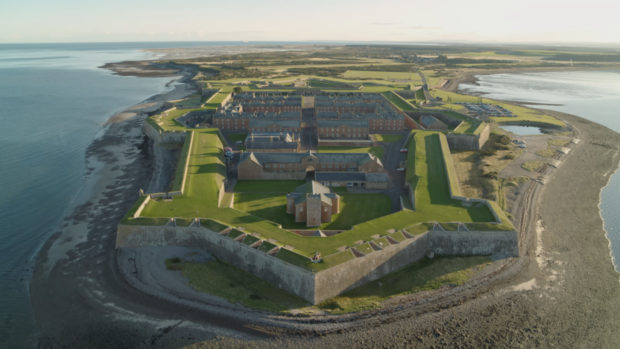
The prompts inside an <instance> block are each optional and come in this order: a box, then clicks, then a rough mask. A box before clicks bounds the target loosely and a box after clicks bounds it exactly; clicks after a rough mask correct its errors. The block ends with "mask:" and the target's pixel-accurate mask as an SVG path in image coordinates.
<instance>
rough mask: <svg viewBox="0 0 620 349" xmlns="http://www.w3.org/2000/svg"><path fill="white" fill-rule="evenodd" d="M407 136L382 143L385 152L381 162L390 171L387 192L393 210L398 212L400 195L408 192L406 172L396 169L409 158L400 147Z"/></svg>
mask: <svg viewBox="0 0 620 349" xmlns="http://www.w3.org/2000/svg"><path fill="white" fill-rule="evenodd" d="M405 141H406V137H405V136H403V139H402V141H400V142H391V143H382V145H383V147H384V149H385V152H384V155H383V159H381V162H382V163H383V167H384V168H385V170H386V171H387V173H388V177H389V182H388V189H387V192H386V194H387V195H389V196H390V199H391V200H392V212H397V211H399V210H400V209H401V207H400V196H401V195H403V194H406V193H407V192H406V190H405V173H404V172H399V171H396V169H397V168H398V167H400V166H399V165H400V163H401V161H403V160H406V159H407V154H404V153H401V152H400V151H399V150H400V148H403V147H404V143H405Z"/></svg>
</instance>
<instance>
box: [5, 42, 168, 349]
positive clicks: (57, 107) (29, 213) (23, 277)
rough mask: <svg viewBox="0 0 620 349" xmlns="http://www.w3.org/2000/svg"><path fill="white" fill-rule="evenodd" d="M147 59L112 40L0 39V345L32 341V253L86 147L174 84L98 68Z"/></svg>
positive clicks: (77, 183) (81, 166)
mask: <svg viewBox="0 0 620 349" xmlns="http://www.w3.org/2000/svg"><path fill="white" fill-rule="evenodd" d="M38 46H42V47H38ZM151 56H152V55H151V54H148V53H145V52H141V51H139V50H138V49H137V48H136V47H133V48H132V47H123V46H122V45H121V47H115V46H114V45H111V44H95V45H90V46H88V45H76V44H72V45H0V120H1V121H2V127H0V149H2V152H1V153H0V154H1V155H0V183H2V189H1V191H0V192H1V193H2V194H1V195H0V226H1V227H2V228H1V229H0V347H2V348H9V347H23V346H26V347H28V346H33V345H35V344H36V341H35V326H34V323H33V320H32V313H31V309H30V302H29V296H28V282H29V279H30V273H31V268H32V261H33V257H34V254H35V252H36V251H37V249H38V248H39V246H41V244H43V243H44V242H45V241H46V240H47V238H48V237H49V236H50V235H51V233H53V232H54V229H55V227H56V226H57V224H58V222H59V220H60V219H61V217H62V216H63V214H64V213H65V212H66V210H67V208H68V207H69V205H70V203H71V200H72V199H73V198H74V197H75V196H76V195H77V193H78V191H79V190H80V189H81V188H82V184H83V177H84V173H85V163H84V160H85V159H84V154H85V150H86V148H87V147H88V145H89V144H90V143H91V142H92V141H93V139H94V138H95V137H97V135H99V134H102V132H103V124H104V123H105V121H106V120H107V119H108V118H109V117H110V116H112V115H113V114H114V113H115V112H119V111H121V110H123V109H124V108H126V107H128V106H130V105H133V104H135V103H138V102H140V101H142V100H144V99H146V98H148V97H150V96H151V95H154V94H157V93H160V92H163V91H166V90H167V89H168V88H167V87H165V84H166V83H167V82H168V81H170V78H135V77H121V76H115V75H112V74H111V73H109V72H107V71H104V70H102V69H98V68H97V66H99V65H101V64H103V63H106V62H111V61H119V60H126V59H144V58H148V57H151Z"/></svg>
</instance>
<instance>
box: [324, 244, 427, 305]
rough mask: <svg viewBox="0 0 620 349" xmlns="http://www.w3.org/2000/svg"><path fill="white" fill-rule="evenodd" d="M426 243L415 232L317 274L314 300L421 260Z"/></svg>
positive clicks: (340, 291) (327, 297)
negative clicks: (412, 234) (401, 239)
mask: <svg viewBox="0 0 620 349" xmlns="http://www.w3.org/2000/svg"><path fill="white" fill-rule="evenodd" d="M427 244H428V239H427V235H426V234H422V235H418V236H416V237H415V238H413V239H407V240H405V241H402V242H400V243H398V244H396V245H390V246H387V247H385V248H384V249H383V250H380V251H374V252H372V253H369V254H368V255H366V256H364V257H359V258H354V259H351V260H349V261H346V262H344V263H341V264H338V265H336V266H334V267H331V268H329V269H327V270H323V271H320V272H318V273H316V274H315V295H314V303H320V302H322V301H324V300H326V299H329V298H332V297H335V296H337V295H339V294H341V293H342V292H344V291H347V290H350V289H353V288H355V287H358V286H361V285H363V284H365V283H368V282H370V281H374V280H377V279H379V278H381V277H383V276H385V275H387V274H389V273H392V272H395V271H397V270H400V269H402V268H404V267H405V266H407V265H409V264H411V263H413V262H415V261H418V260H420V259H422V258H423V257H424V256H425V255H426V253H427Z"/></svg>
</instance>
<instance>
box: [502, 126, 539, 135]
mask: <svg viewBox="0 0 620 349" xmlns="http://www.w3.org/2000/svg"><path fill="white" fill-rule="evenodd" d="M501 128H502V129H504V130H506V131H508V132H512V133H514V134H516V135H517V136H535V135H540V134H542V132H541V131H540V128H538V127H533V126H502V127H501Z"/></svg>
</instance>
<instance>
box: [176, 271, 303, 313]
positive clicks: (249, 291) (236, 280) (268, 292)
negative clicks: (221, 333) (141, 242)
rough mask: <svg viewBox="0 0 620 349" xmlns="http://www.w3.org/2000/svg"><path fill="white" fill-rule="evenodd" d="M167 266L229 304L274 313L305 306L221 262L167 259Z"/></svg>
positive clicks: (196, 288)
mask: <svg viewBox="0 0 620 349" xmlns="http://www.w3.org/2000/svg"><path fill="white" fill-rule="evenodd" d="M166 265H167V266H168V268H169V269H172V270H179V271H180V272H181V273H182V274H183V276H185V277H186V278H187V279H188V280H189V285H190V286H191V287H192V288H194V289H195V290H197V291H200V292H205V293H209V294H212V295H215V296H218V297H222V298H224V299H226V300H228V301H229V302H231V303H238V304H242V305H245V306H249V307H252V308H258V309H263V310H268V311H275V312H278V311H283V310H287V309H292V308H299V307H304V306H307V305H308V303H307V302H306V301H304V300H303V299H301V298H299V297H297V296H295V295H292V294H290V293H288V292H286V291H284V290H281V289H279V288H277V287H275V286H273V285H271V284H270V283H268V282H267V281H265V280H263V279H261V278H258V277H256V276H254V275H253V274H251V273H248V272H245V271H243V270H241V269H238V268H235V267H233V266H231V265H229V264H227V263H224V262H220V261H210V262H207V263H195V262H184V261H177V260H176V259H169V260H166Z"/></svg>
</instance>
